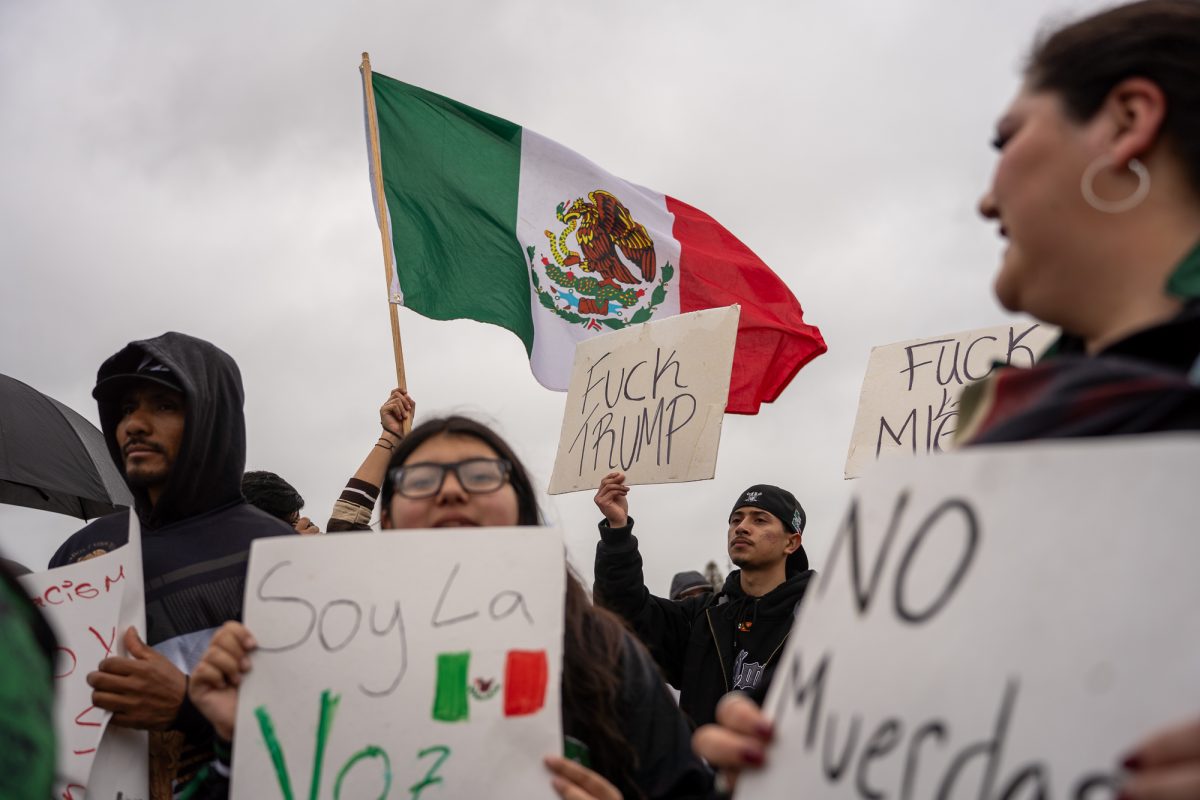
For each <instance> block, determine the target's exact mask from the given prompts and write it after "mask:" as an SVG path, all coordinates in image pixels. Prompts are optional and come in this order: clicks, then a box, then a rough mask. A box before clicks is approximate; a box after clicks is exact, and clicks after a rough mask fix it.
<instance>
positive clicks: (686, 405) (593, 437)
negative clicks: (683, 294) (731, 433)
mask: <svg viewBox="0 0 1200 800" xmlns="http://www.w3.org/2000/svg"><path fill="white" fill-rule="evenodd" d="M740 313H741V308H740V307H739V306H729V307H727V308H710V309H708V310H705V311H693V312H691V313H689V314H680V315H679V316H676V317H672V318H670V319H664V320H660V321H658V322H647V323H644V324H642V325H638V326H635V327H633V328H629V329H626V330H623V331H618V332H616V333H608V334H605V335H603V336H597V337H595V338H593V339H589V340H588V341H586V342H581V343H580V344H579V345H578V346H577V347H576V348H575V365H574V367H573V369H572V371H571V385H570V388H569V389H568V390H567V403H566V407H565V408H564V410H563V423H562V432H561V433H560V435H559V444H558V454H557V455H556V456H555V459H554V474H553V475H551V477H550V488H549V493H550V494H560V493H562V492H575V491H579V490H581V489H595V488H596V487H598V486H599V485H600V481H601V479H603V478H604V476H605V475H607V474H608V473H610V472H613V471H617V470H619V471H622V472H624V473H625V481H626V483H628V484H630V485H633V484H640V483H674V482H677V481H696V480H705V479H708V478H711V477H713V475H714V474H715V473H716V468H717V448H718V447H719V445H720V443H721V424H722V422H723V421H724V419H725V405H726V398H727V397H728V395H729V379H730V371H731V370H732V368H733V353H734V343H735V340H736V338H737V329H738V318H739V315H740Z"/></svg>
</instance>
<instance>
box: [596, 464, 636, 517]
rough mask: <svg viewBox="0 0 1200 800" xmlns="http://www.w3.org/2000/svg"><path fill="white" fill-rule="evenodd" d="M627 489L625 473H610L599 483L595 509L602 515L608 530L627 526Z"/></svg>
mask: <svg viewBox="0 0 1200 800" xmlns="http://www.w3.org/2000/svg"><path fill="white" fill-rule="evenodd" d="M628 494H629V487H628V486H626V485H625V473H623V472H610V473H608V474H607V475H605V476H604V478H603V479H601V481H600V488H599V489H597V490H596V497H595V502H596V508H599V509H600V513H601V514H603V515H604V519H605V521H606V522H608V527H610V528H624V527H625V526H626V525H628V524H629V500H628V499H627V497H626V495H628Z"/></svg>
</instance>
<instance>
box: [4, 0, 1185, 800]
mask: <svg viewBox="0 0 1200 800" xmlns="http://www.w3.org/2000/svg"><path fill="white" fill-rule="evenodd" d="M995 144H996V147H997V149H998V150H999V163H998V165H997V167H996V170H995V174H994V177H993V180H992V183H991V186H990V187H989V188H988V189H987V191H986V193H985V194H984V196H983V199H982V200H981V202H980V211H981V213H982V214H983V216H984V217H985V218H987V219H989V220H993V221H995V222H996V223H997V224H998V226H999V228H1000V233H1001V235H1002V236H1003V237H1004V238H1005V239H1006V241H1007V248H1006V250H1005V253H1004V256H1003V262H1002V265H1001V267H1000V271H999V273H998V276H997V278H996V282H995V291H996V294H997V296H998V297H999V299H1000V301H1001V302H1002V304H1003V305H1004V306H1005V307H1006V308H1008V309H1010V310H1012V311H1020V312H1025V313H1028V314H1030V315H1032V316H1034V317H1035V318H1037V319H1039V320H1041V321H1044V322H1046V323H1049V324H1053V325H1057V326H1059V327H1060V328H1061V329H1062V331H1063V334H1062V336H1061V338H1060V339H1059V341H1058V342H1057V343H1056V344H1055V345H1054V346H1053V347H1052V348H1051V351H1050V352H1049V353H1048V354H1047V355H1046V356H1045V357H1044V359H1043V360H1042V361H1041V362H1040V363H1039V364H1038V365H1037V366H1035V367H1033V368H1030V369H1017V368H1007V369H1002V370H999V371H997V372H995V373H994V374H993V375H992V376H991V377H989V378H988V379H986V380H985V381H983V382H981V383H979V384H976V385H975V386H973V387H970V389H969V390H968V393H967V395H966V396H965V397H964V399H963V403H962V412H961V422H960V425H959V430H960V438H961V440H962V444H963V445H964V446H967V447H978V446H984V445H987V444H990V443H997V442H1022V441H1031V440H1036V439H1047V438H1064V437H1080V436H1109V435H1127V434H1139V433H1148V432H1157V431H1187V430H1200V386H1198V385H1197V383H1198V375H1197V365H1198V364H1200V361H1198V358H1200V2H1196V0H1145V2H1138V3H1133V4H1130V5H1125V6H1120V7H1117V8H1114V9H1112V10H1110V11H1106V12H1102V13H1099V14H1096V15H1093V16H1091V17H1088V18H1085V19H1082V20H1080V21H1078V22H1074V23H1072V24H1069V25H1067V26H1065V27H1062V28H1060V29H1058V30H1057V31H1055V32H1053V33H1051V34H1050V35H1047V36H1045V37H1043V38H1041V39H1039V41H1038V42H1037V43H1036V45H1035V47H1034V49H1033V52H1032V54H1031V56H1030V59H1029V62H1028V66H1027V67H1026V69H1025V72H1024V83H1023V85H1022V88H1021V89H1020V91H1019V93H1018V94H1017V96H1016V98H1015V99H1014V100H1013V101H1012V103H1011V104H1010V105H1009V107H1008V109H1007V110H1006V111H1005V112H1003V115H1002V117H1001V118H1000V120H999V122H998V124H997V129H996V143H995ZM93 395H94V396H95V398H96V401H97V403H98V408H99V416H100V421H101V428H102V432H103V434H104V438H105V441H106V442H107V445H108V448H109V451H110V455H111V457H112V459H113V461H114V462H115V463H116V464H117V465H118V467H120V468H121V470H122V472H123V475H124V477H125V480H126V482H127V484H128V485H129V488H130V489H131V491H132V492H133V495H134V498H135V506H134V508H133V509H131V510H129V511H125V512H121V513H118V514H114V515H111V516H107V517H104V518H101V519H99V520H96V521H94V522H93V523H91V524H89V525H87V526H86V527H84V528H83V529H82V530H80V531H79V532H77V533H75V534H74V535H72V536H71V537H70V538H69V539H67V541H66V542H65V543H64V544H63V545H62V547H60V548H59V550H58V552H56V553H55V554H54V556H53V558H52V559H51V561H50V564H49V566H50V567H55V566H61V565H66V564H71V563H75V562H78V561H82V560H85V559H88V558H92V557H95V556H97V555H101V554H103V553H106V552H109V551H111V550H113V549H115V548H117V547H120V546H121V545H123V544H124V543H125V541H126V538H127V531H128V523H129V519H128V514H131V513H132V514H136V515H137V518H138V520H139V521H140V524H141V527H142V530H143V532H144V536H143V559H144V574H145V586H146V588H145V601H146V640H145V641H144V642H143V641H142V640H141V639H140V638H139V637H138V635H137V634H136V632H134V631H133V630H132V629H131V630H129V631H127V632H126V633H125V634H124V644H125V648H126V651H127V652H128V654H129V655H128V656H126V657H120V656H113V657H109V658H106V659H104V660H103V661H101V662H100V663H99V665H98V666H97V667H96V669H95V670H94V671H93V672H91V673H90V674H89V675H88V683H89V684H90V686H91V687H92V689H93V695H92V701H93V703H94V705H95V706H96V707H98V708H101V709H105V710H108V711H111V712H112V713H113V718H112V724H114V725H119V726H127V727H131V728H139V729H145V730H149V731H151V739H150V763H151V795H152V797H154V798H168V797H171V796H172V795H173V794H186V795H187V796H188V797H192V798H197V799H198V798H216V797H224V796H227V794H228V790H229V786H228V775H229V759H230V741H231V740H232V737H233V736H234V734H235V730H234V716H235V714H234V710H235V708H236V701H237V691H238V686H239V684H240V676H241V675H242V673H243V672H245V671H246V670H247V669H248V668H249V667H250V665H251V664H252V661H253V652H254V649H255V646H256V645H255V640H254V636H253V632H252V631H249V630H247V629H246V628H245V627H244V626H243V625H241V623H240V620H241V617H242V598H243V593H244V583H245V571H246V562H247V555H248V550H249V547H250V544H251V543H252V542H253V541H254V540H255V539H257V538H260V537H266V536H280V535H288V534H293V533H297V532H298V533H302V534H304V533H313V534H315V533H320V531H319V530H318V528H317V526H316V525H314V524H313V523H312V522H311V520H309V519H308V518H307V517H302V516H301V510H302V508H303V505H304V501H303V498H302V497H301V496H300V494H299V493H298V492H297V491H296V490H295V489H294V488H293V487H291V486H290V485H289V484H288V483H287V482H286V481H284V480H283V479H281V478H279V476H277V475H274V474H273V473H264V472H252V473H244V460H245V452H246V437H245V424H244V418H243V412H242V406H243V391H242V382H241V376H240V374H239V371H238V368H237V365H236V364H235V363H234V361H233V359H232V358H230V357H229V356H228V355H227V354H226V353H224V352H223V351H221V350H220V349H218V348H217V347H215V346H213V345H212V344H210V343H208V342H204V341H201V340H198V339H195V338H192V337H189V336H186V335H182V334H178V333H168V334H165V335H163V336H160V337H157V338H154V339H147V340H144V341H139V342H133V343H131V344H129V345H127V346H126V347H124V348H123V349H121V350H120V351H119V352H117V353H116V354H115V355H114V356H112V357H111V358H109V359H108V360H107V361H105V362H104V363H103V365H101V367H100V369H99V372H98V375H97V380H96V386H95V390H94V392H93ZM415 415H416V404H415V402H414V401H413V399H412V397H410V396H409V395H408V393H407V392H406V391H404V390H403V389H396V390H394V391H393V392H392V393H391V395H390V396H389V397H388V398H387V400H386V401H385V403H384V404H383V406H382V407H381V409H380V424H381V430H380V435H379V438H378V439H377V440H376V441H375V442H373V443H372V444H371V446H370V448H369V449H368V451H367V455H366V457H365V458H364V460H363V462H362V464H361V465H360V466H359V467H358V469H357V471H356V472H355V473H354V474H353V476H352V477H350V479H349V480H348V481H347V483H346V486H345V488H344V489H343V491H342V493H341V494H340V496H339V498H338V500H337V502H336V504H335V506H334V508H333V510H332V513H331V516H330V519H329V521H328V523H327V525H326V531H327V532H328V533H330V534H336V533H338V532H343V531H355V530H366V529H368V528H369V526H370V522H371V520H372V518H373V516H374V514H375V509H376V507H378V508H379V517H380V520H381V527H382V528H383V529H384V530H404V529H426V528H437V527H445V526H458V525H474V526H482V527H499V526H514V525H528V526H536V525H540V524H542V514H541V511H540V509H539V502H538V493H537V491H536V490H535V489H534V487H533V485H532V483H531V481H530V479H529V475H528V473H527V471H526V469H525V467H524V466H523V464H522V461H521V459H520V457H519V455H518V450H519V449H520V448H519V446H518V447H516V448H514V447H512V446H510V445H509V443H507V442H506V441H504V440H503V439H502V438H501V437H500V436H499V435H498V434H497V433H496V432H495V431H493V430H491V429H490V428H489V427H487V426H486V425H483V424H481V423H479V422H476V421H473V420H470V419H467V418H463V417H458V416H450V417H438V418H432V419H427V420H424V421H420V424H418V425H416V427H415V428H413V429H412V430H411V431H409V430H408V427H409V426H410V425H411V423H412V422H413V420H414V417H415ZM748 478H749V479H750V480H753V478H754V476H748ZM629 494H630V488H629V486H627V485H626V483H625V476H624V475H623V474H621V473H619V472H616V473H612V474H610V475H608V476H607V477H605V478H604V479H603V482H602V483H601V486H600V488H599V490H598V491H597V493H596V496H595V502H596V505H597V507H598V509H599V512H600V514H601V516H602V519H601V521H600V523H599V541H598V544H597V551H596V561H595V587H594V594H592V595H589V592H588V590H587V588H586V587H585V585H584V584H583V582H582V581H581V580H580V579H579V577H578V576H577V575H576V574H575V573H574V572H573V571H572V570H571V569H570V567H569V565H568V566H567V567H566V570H567V575H566V587H567V589H566V598H565V625H564V631H565V634H564V636H565V639H564V648H563V653H564V655H563V665H562V675H563V680H562V715H563V719H562V723H563V734H564V737H569V738H570V739H571V740H572V742H573V743H574V744H575V745H576V747H575V748H574V752H576V753H580V752H581V753H583V754H584V755H583V757H581V758H578V760H577V761H572V760H568V759H565V758H563V757H562V756H561V754H559V753H548V754H546V760H545V763H546V767H547V770H548V776H547V780H548V781H549V782H551V784H552V785H553V787H554V789H555V791H556V792H557V793H558V794H559V795H560V796H562V797H565V798H578V799H579V800H587V798H597V800H611V799H612V798H621V797H645V798H668V797H685V798H686V797H697V798H707V797H715V796H718V795H721V794H723V793H725V792H727V791H729V790H730V788H731V787H732V786H733V784H734V783H735V782H736V780H737V777H738V775H739V774H740V773H741V772H742V771H743V770H745V769H754V768H758V767H761V766H762V765H763V764H764V763H766V762H767V761H768V760H770V759H773V758H776V759H777V758H779V757H781V756H784V757H786V754H779V753H772V752H771V748H770V743H771V734H772V730H771V723H770V721H769V720H768V719H767V718H766V717H765V716H764V715H763V714H762V712H761V711H760V709H759V706H758V703H759V702H761V698H762V697H763V695H764V693H765V691H766V689H767V687H768V685H769V683H770V681H771V677H772V672H773V670H774V667H775V664H776V659H777V657H778V655H779V653H780V652H781V650H782V648H783V646H784V644H785V642H786V640H787V638H788V636H789V634H790V630H791V622H792V619H793V616H794V612H795V610H796V608H797V606H798V605H799V604H800V603H802V602H803V597H804V593H805V590H806V588H807V586H808V584H809V581H810V579H811V578H812V576H813V575H814V574H815V573H814V572H813V570H812V569H810V566H809V563H808V558H807V555H806V553H805V550H804V546H803V536H804V531H805V527H806V522H807V520H806V515H805V512H804V509H803V507H802V506H801V503H800V502H799V501H798V500H797V498H796V497H795V496H794V495H793V494H792V493H791V492H790V491H788V490H787V489H784V488H781V487H778V486H772V485H766V484H755V485H752V486H750V487H749V488H748V489H747V490H746V491H744V492H742V493H741V494H739V495H738V497H737V498H734V499H733V502H732V504H731V506H730V505H727V506H724V507H718V508H714V509H713V513H714V514H718V515H719V516H720V518H719V519H714V521H713V529H714V531H713V533H714V535H715V533H716V530H718V529H720V528H722V527H723V528H724V529H725V531H726V547H727V552H728V556H729V560H730V561H731V562H732V564H733V565H734V566H735V567H737V569H735V570H733V571H732V572H730V574H729V575H728V577H727V578H726V580H725V581H724V584H723V586H721V587H719V588H715V587H714V586H713V585H712V583H710V581H709V580H708V579H706V578H705V577H704V576H703V575H700V574H699V573H680V575H678V576H676V580H675V581H673V585H672V589H671V592H670V596H669V597H667V598H660V597H655V596H654V595H652V594H651V593H650V591H649V590H648V588H647V587H646V586H645V581H644V578H643V573H642V559H641V555H640V553H639V550H638V542H637V538H636V537H635V536H634V535H633V526H634V521H633V517H632V516H631V515H630V504H629ZM248 501H249V502H248ZM726 512H728V513H727V515H726ZM396 535H403V534H396ZM0 574H2V576H3V578H4V580H3V582H2V583H0V639H2V640H3V641H4V643H5V655H4V658H3V659H0V699H3V700H4V701H5V702H6V703H9V705H8V706H6V707H7V708H10V709H13V710H12V711H11V712H10V713H6V715H5V719H6V720H7V721H6V722H5V724H4V725H0V728H2V729H3V731H2V733H3V736H4V737H5V744H6V746H4V747H0V794H3V796H4V797H42V798H44V797H46V796H48V795H49V788H48V787H49V780H50V779H51V778H52V776H53V744H52V743H53V738H52V736H51V735H50V733H49V729H48V725H49V721H50V713H49V707H50V704H51V702H52V694H51V689H50V679H49V676H50V674H51V672H52V670H51V666H50V664H51V661H52V655H53V652H54V638H53V633H52V632H51V631H50V630H49V628H48V627H47V626H46V625H45V624H44V622H43V621H42V620H41V619H40V616H39V614H38V612H37V610H36V609H35V608H34V607H33V606H32V605H31V604H30V603H28V602H27V599H26V598H24V597H23V595H22V593H21V591H20V589H19V585H18V584H17V583H16V582H15V581H14V580H12V578H11V576H10V575H9V574H8V572H7V570H0ZM593 598H594V599H593ZM667 684H670V685H671V686H673V687H675V688H676V689H677V690H679V692H680V694H679V699H678V703H677V702H676V701H675V699H674V698H673V697H672V696H671V694H670V693H669V691H668V688H667ZM1182 711H1184V712H1185V716H1186V712H1188V711H1189V709H1182ZM1190 711H1191V712H1192V713H1193V717H1195V716H1196V715H1198V714H1200V709H1190ZM39 718H41V719H42V720H43V721H44V724H41V725H39V724H38V723H37V720H38V719H39ZM30 720H33V722H30ZM18 721H19V722H18ZM1163 722H1164V724H1166V723H1169V722H1170V721H1169V720H1163ZM18 727H19V728H20V730H19V731H18V730H16V728H18ZM48 742H49V744H47V743H48ZM47 748H49V750H48V749H47ZM47 753H48V754H49V755H47ZM47 758H49V761H48V762H47ZM1124 766H1125V768H1126V769H1127V779H1126V781H1125V782H1124V784H1123V786H1122V789H1121V796H1122V797H1123V798H1164V799H1166V800H1171V799H1173V798H1179V799H1181V800H1182V799H1183V798H1200V721H1195V719H1194V720H1193V721H1192V722H1186V721H1184V722H1183V723H1182V724H1181V725H1179V726H1178V727H1170V728H1164V729H1163V730H1162V731H1160V732H1159V733H1158V734H1156V735H1155V736H1153V737H1151V738H1150V739H1148V740H1146V741H1144V742H1141V743H1138V742H1133V741H1131V742H1130V753H1129V757H1128V759H1127V760H1126V762H1125V764H1124ZM714 769H715V770H717V772H716V773H714ZM796 791H797V795H798V796H804V792H803V787H797V790H796Z"/></svg>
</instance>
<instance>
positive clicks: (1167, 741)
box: [1121, 718, 1200, 800]
mask: <svg viewBox="0 0 1200 800" xmlns="http://www.w3.org/2000/svg"><path fill="white" fill-rule="evenodd" d="M1125 767H1126V769H1128V770H1129V771H1130V773H1132V776H1131V777H1130V778H1129V780H1128V781H1126V782H1125V784H1124V785H1123V786H1122V787H1121V797H1122V798H1128V799H1129V800H1155V798H1161V800H1189V799H1191V798H1197V797H1200V718H1195V719H1192V720H1191V721H1189V722H1187V723H1185V724H1183V725H1176V726H1174V727H1172V728H1167V729H1165V730H1162V731H1159V732H1158V733H1157V734H1155V735H1153V736H1151V737H1150V738H1149V739H1147V740H1146V741H1144V742H1142V743H1141V744H1140V745H1138V747H1137V749H1136V750H1134V751H1133V753H1132V754H1130V755H1129V756H1128V757H1126V759H1125Z"/></svg>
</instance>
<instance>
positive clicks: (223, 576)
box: [50, 333, 294, 774]
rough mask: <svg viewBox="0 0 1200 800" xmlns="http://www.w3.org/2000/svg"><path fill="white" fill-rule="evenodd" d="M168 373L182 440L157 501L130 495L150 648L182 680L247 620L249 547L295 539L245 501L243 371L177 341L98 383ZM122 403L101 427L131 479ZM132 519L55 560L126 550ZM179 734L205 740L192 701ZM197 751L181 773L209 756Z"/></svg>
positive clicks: (130, 355)
mask: <svg viewBox="0 0 1200 800" xmlns="http://www.w3.org/2000/svg"><path fill="white" fill-rule="evenodd" d="M146 354H149V355H151V356H153V357H154V358H155V359H157V360H158V361H159V362H160V363H161V364H163V365H164V366H166V367H167V368H168V369H170V370H171V372H172V373H173V374H174V376H175V378H176V379H177V380H178V381H179V382H180V384H181V385H182V388H183V393H184V396H185V398H186V404H187V405H186V412H185V417H184V434H183V442H182V443H181V447H180V449H179V453H178V455H177V456H176V459H175V463H174V466H173V467H172V470H171V475H170V478H169V479H168V482H167V485H166V487H165V488H164V489H163V493H162V496H161V497H160V498H159V502H158V503H157V504H156V505H155V506H154V507H153V508H151V507H150V504H149V502H148V500H147V497H146V494H145V492H144V491H143V490H139V489H133V488H132V487H131V489H132V491H133V495H134V502H135V509H136V511H137V515H138V518H139V520H140V521H141V525H142V566H143V573H144V578H145V591H146V640H147V643H148V644H150V645H151V646H153V647H154V648H155V649H156V650H158V651H159V652H160V653H162V654H163V655H165V656H166V657H167V658H168V659H170V660H171V662H172V663H174V664H175V666H176V667H178V668H179V669H181V670H183V671H184V672H191V671H192V668H193V667H194V666H195V665H196V663H197V662H198V661H199V660H200V657H201V656H202V655H203V654H204V650H205V649H206V648H207V647H208V641H209V639H210V638H212V634H213V632H214V631H215V629H216V628H217V627H219V626H220V625H221V624H222V623H224V622H225V621H227V620H231V619H232V620H240V619H241V617H242V596H243V594H244V590H245V582H246V561H247V558H248V556H249V548H250V543H251V542H253V541H254V540H255V539H257V538H259V537H261V536H282V535H289V534H293V533H294V531H293V530H292V529H291V528H290V527H289V526H288V525H287V524H285V523H283V522H281V521H280V520H277V519H275V518H274V517H272V516H270V515H268V514H266V513H264V512H262V511H259V510H258V509H257V508H255V507H254V506H251V505H249V504H248V503H247V502H246V501H245V499H243V497H242V490H241V481H242V472H243V469H244V467H245V461H246V422H245V417H244V415H243V412H242V403H243V392H242V378H241V374H240V373H239V372H238V368H237V364H236V363H234V361H233V359H232V358H230V357H229V355H227V354H226V353H224V352H223V351H221V350H220V349H218V348H217V347H215V346H213V345H211V344H209V343H208V342H205V341H202V340H200V339H195V338H193V337H191V336H185V335H183V334H180V333H167V334H164V335H162V336H159V337H157V338H155V339H149V340H147V341H141V342H133V343H131V344H129V345H128V346H126V347H125V348H124V349H123V350H121V351H120V352H119V353H117V354H116V355H114V356H113V357H112V358H110V359H108V360H107V361H105V362H104V364H102V365H101V367H100V371H99V373H98V374H97V377H96V381H97V383H99V382H100V381H102V380H103V379H104V378H106V377H108V376H110V375H118V374H122V373H132V372H134V371H136V369H137V367H138V364H139V363H140V362H141V360H142V358H143V356H144V355H146ZM119 406H120V401H119V400H110V401H101V402H100V404H99V409H100V427H101V430H102V431H103V433H104V440H105V443H106V444H107V445H108V450H109V454H110V456H111V457H112V459H113V461H114V462H115V463H116V465H117V468H118V469H120V470H122V472H124V459H123V458H122V456H121V452H120V448H118V446H117V441H116V428H117V424H118V423H119V422H120V421H121V409H120V407H119ZM128 515H129V511H121V512H118V513H116V514H110V515H108V516H106V517H101V518H100V519H98V520H95V521H94V522H92V523H91V524H89V525H88V526H86V527H85V528H83V529H82V530H80V531H78V532H77V533H75V534H73V535H72V536H71V537H70V538H69V539H67V541H66V542H65V543H64V544H63V545H62V547H60V548H59V549H58V552H56V553H55V554H54V556H53V557H52V558H51V559H50V567H51V568H53V567H59V566H63V565H64V564H71V563H74V562H76V561H80V560H82V559H85V558H88V557H90V556H93V555H98V554H100V553H106V552H108V551H110V550H113V549H115V548H117V547H120V546H121V545H123V544H125V543H126V541H127V540H128V535H129V516H128ZM176 725H177V727H179V728H180V729H183V730H185V731H187V732H188V734H189V739H194V740H196V741H198V742H201V741H203V740H205V739H206V738H207V733H208V730H209V729H208V726H207V723H206V722H205V721H204V720H203V718H201V717H199V715H198V714H196V713H195V712H194V710H193V709H191V707H190V705H189V704H187V703H186V702H185V706H184V709H182V710H181V713H180V718H179V719H178V720H177V721H176ZM206 750H207V747H199V748H198V751H197V752H196V753H194V754H193V755H192V757H191V758H189V757H188V756H189V754H188V752H186V751H185V754H184V761H185V762H188V763H184V765H183V771H184V773H185V774H186V773H188V772H190V771H191V770H192V769H194V768H195V767H197V766H198V765H199V763H200V761H202V760H206V759H207V755H206V754H205V753H203V752H200V751H206Z"/></svg>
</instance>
